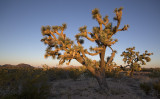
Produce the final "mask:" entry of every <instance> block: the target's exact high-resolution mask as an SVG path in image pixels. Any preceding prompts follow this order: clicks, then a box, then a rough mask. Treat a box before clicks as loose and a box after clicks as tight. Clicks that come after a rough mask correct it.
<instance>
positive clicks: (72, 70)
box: [69, 68, 83, 80]
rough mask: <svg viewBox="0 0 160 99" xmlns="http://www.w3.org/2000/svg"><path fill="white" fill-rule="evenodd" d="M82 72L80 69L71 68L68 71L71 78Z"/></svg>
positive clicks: (77, 76) (74, 78) (78, 75)
mask: <svg viewBox="0 0 160 99" xmlns="http://www.w3.org/2000/svg"><path fill="white" fill-rule="evenodd" d="M82 73H83V71H80V69H76V68H71V69H70V71H69V77H70V78H71V79H73V80H77V79H78V78H79V77H80V75H81V74H82Z"/></svg>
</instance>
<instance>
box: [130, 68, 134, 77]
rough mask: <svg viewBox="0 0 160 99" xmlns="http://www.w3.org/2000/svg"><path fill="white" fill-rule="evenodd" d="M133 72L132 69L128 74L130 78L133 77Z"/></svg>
mask: <svg viewBox="0 0 160 99" xmlns="http://www.w3.org/2000/svg"><path fill="white" fill-rule="evenodd" d="M133 72H134V70H133V69H132V70H131V72H130V77H133Z"/></svg>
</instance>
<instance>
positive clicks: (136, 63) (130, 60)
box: [121, 47, 153, 76]
mask: <svg viewBox="0 0 160 99" xmlns="http://www.w3.org/2000/svg"><path fill="white" fill-rule="evenodd" d="M126 50H127V51H126V52H125V51H124V52H122V54H121V56H122V57H124V58H123V61H124V62H125V63H127V64H128V65H127V66H129V67H130V71H131V72H130V76H133V72H134V71H139V70H140V68H141V66H140V65H146V62H150V61H151V58H150V57H149V56H150V55H153V53H148V51H147V50H146V51H145V53H143V54H141V55H139V52H136V51H134V50H135V47H132V48H126Z"/></svg>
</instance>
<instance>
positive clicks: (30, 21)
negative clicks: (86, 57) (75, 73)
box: [0, 0, 160, 67]
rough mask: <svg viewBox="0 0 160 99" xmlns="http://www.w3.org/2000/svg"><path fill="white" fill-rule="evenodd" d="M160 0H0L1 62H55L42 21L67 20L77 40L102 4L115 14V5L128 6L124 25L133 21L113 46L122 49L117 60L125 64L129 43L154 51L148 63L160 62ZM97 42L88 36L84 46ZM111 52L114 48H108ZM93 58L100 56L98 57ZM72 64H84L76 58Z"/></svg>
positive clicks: (69, 31) (102, 10) (69, 32)
mask: <svg viewBox="0 0 160 99" xmlns="http://www.w3.org/2000/svg"><path fill="white" fill-rule="evenodd" d="M159 5H160V0H0V30H1V31H0V65H3V64H19V63H27V64H31V65H33V66H42V65H43V64H47V65H49V66H54V65H57V64H58V61H57V60H52V59H51V58H48V59H44V54H45V49H46V46H45V45H44V44H43V43H42V42H40V40H41V38H42V35H41V26H42V25H61V24H62V23H67V27H68V28H67V30H66V31H65V33H66V35H67V36H68V37H70V38H71V39H72V40H75V38H74V35H76V33H78V28H79V27H81V26H84V25H87V26H88V31H92V27H93V26H97V25H98V24H97V22H96V21H95V20H93V19H92V15H91V10H93V9H94V8H99V10H100V13H101V14H102V16H103V17H104V16H105V15H106V14H107V15H108V16H109V19H110V22H113V23H114V24H115V21H113V17H114V16H115V14H114V13H113V10H114V9H115V8H119V7H121V6H122V7H124V10H123V16H122V23H121V26H120V27H123V25H125V24H129V25H130V28H129V29H128V31H125V32H119V33H117V34H116V35H115V36H114V38H117V39H118V40H119V42H118V43H116V44H115V45H114V46H113V48H114V49H115V50H117V51H118V53H117V54H116V57H115V62H116V63H117V64H119V65H120V64H123V61H122V57H120V54H121V53H122V52H123V51H124V50H125V49H126V48H127V47H132V46H135V47H136V51H140V52H144V51H145V50H148V51H149V52H153V53H154V55H153V56H151V58H152V60H151V62H150V63H148V64H147V66H152V67H155V66H156V67H157V66H160V65H159V64H160V61H159V59H160V44H159V43H160V30H159V29H160V13H159V12H160V11H159V10H160V6H159ZM91 45H93V43H90V42H88V41H87V40H86V44H84V47H86V48H88V47H89V46H91ZM106 53H107V55H106V56H108V55H110V51H109V50H107V51H106ZM93 59H98V56H97V57H94V58H93ZM71 64H72V65H80V64H78V63H77V62H76V61H73V62H71Z"/></svg>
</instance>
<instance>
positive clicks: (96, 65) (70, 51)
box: [41, 7, 128, 89]
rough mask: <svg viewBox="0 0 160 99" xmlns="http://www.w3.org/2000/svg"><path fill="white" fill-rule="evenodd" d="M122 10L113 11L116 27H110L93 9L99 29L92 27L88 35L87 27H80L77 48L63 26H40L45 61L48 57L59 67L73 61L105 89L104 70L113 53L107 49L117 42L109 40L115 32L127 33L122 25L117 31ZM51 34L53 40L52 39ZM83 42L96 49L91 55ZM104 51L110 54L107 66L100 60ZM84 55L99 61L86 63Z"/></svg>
mask: <svg viewBox="0 0 160 99" xmlns="http://www.w3.org/2000/svg"><path fill="white" fill-rule="evenodd" d="M122 9H123V8H122V7H120V8H119V9H117V8H116V9H115V10H114V13H115V14H116V16H115V17H114V20H116V21H117V24H116V26H112V23H109V19H108V16H107V15H106V16H105V17H104V18H103V19H102V16H101V14H100V13H99V10H98V9H97V8H95V9H94V10H92V16H93V19H96V21H97V22H98V24H99V26H98V27H93V30H92V32H88V31H87V26H82V27H80V28H79V31H80V33H78V34H77V35H75V38H76V41H77V44H75V43H74V42H73V41H72V40H70V39H69V38H67V37H66V35H65V34H64V30H65V29H66V28H67V26H66V24H62V26H52V27H50V26H42V35H43V36H44V38H43V39H42V40H41V41H42V42H44V44H47V45H48V47H47V49H46V54H45V58H47V57H48V56H51V57H53V58H57V59H60V61H59V64H63V63H64V62H65V61H68V62H67V65H68V64H69V63H70V61H71V60H72V59H76V60H77V61H78V62H79V63H81V64H82V65H84V66H86V68H87V69H88V70H89V71H90V72H91V73H92V74H93V75H94V77H95V78H96V79H97V81H98V83H99V86H100V88H101V89H109V88H108V85H107V82H106V80H105V67H106V66H109V65H110V63H111V62H112V60H113V58H114V56H115V53H116V51H115V50H113V49H112V47H111V46H112V45H113V44H115V43H116V42H117V41H118V40H117V39H113V38H112V36H113V35H115V34H116V33H117V32H118V31H125V30H127V29H128V25H124V27H123V28H122V29H119V26H120V22H121V17H122ZM103 25H104V27H103ZM55 34H56V35H57V36H55ZM83 38H86V39H88V40H89V41H91V42H95V43H96V44H97V46H96V47H90V51H92V53H91V52H90V51H88V50H87V49H85V48H84V47H83V46H82V44H83V43H84V40H83ZM106 48H110V49H111V51H112V53H111V56H110V59H109V60H108V61H107V62H105V60H104V59H105V52H106ZM87 54H88V55H91V56H95V55H99V57H100V61H96V60H92V59H89V58H88V57H87V56H86V55H87Z"/></svg>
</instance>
